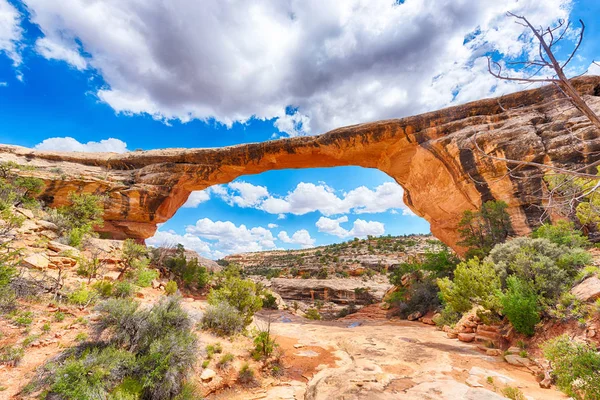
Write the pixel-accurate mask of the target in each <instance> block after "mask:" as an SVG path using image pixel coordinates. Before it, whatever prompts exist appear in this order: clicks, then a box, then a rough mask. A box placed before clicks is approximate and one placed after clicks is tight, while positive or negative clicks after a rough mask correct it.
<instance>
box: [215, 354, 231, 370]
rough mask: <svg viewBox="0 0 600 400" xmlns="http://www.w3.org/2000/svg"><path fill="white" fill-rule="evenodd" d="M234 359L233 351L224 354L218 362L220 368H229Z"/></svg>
mask: <svg viewBox="0 0 600 400" xmlns="http://www.w3.org/2000/svg"><path fill="white" fill-rule="evenodd" d="M233 359H234V356H233V354H231V353H227V354H223V356H222V357H221V358H220V359H219V361H218V362H217V368H219V369H225V368H227V367H228V366H229V364H231V362H232V361H233Z"/></svg>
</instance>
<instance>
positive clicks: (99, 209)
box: [53, 193, 104, 247]
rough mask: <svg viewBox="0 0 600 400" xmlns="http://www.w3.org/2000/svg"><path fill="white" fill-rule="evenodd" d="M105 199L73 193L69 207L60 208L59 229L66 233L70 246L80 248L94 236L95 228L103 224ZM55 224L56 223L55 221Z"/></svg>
mask: <svg viewBox="0 0 600 400" xmlns="http://www.w3.org/2000/svg"><path fill="white" fill-rule="evenodd" d="M102 202H103V198H102V197H100V196H96V195H93V194H89V193H80V194H79V193H71V194H70V195H69V203H70V204H69V205H66V206H62V207H60V208H59V209H58V210H57V211H56V213H57V215H59V216H60V217H58V218H55V219H57V220H58V219H60V221H57V222H59V224H58V225H57V226H58V227H59V228H63V229H64V230H65V231H64V232H61V234H66V237H67V240H68V242H69V245H71V246H74V247H78V246H80V245H81V244H82V242H83V240H84V239H85V238H86V237H87V236H89V235H91V234H92V232H93V227H94V226H101V225H102V224H103V220H102V214H103V213H104V208H103V205H102ZM53 222H54V221H53Z"/></svg>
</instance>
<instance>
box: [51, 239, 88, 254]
mask: <svg viewBox="0 0 600 400" xmlns="http://www.w3.org/2000/svg"><path fill="white" fill-rule="evenodd" d="M48 248H49V249H50V250H52V251H55V252H57V253H63V254H65V253H69V254H71V255H72V256H73V257H80V256H81V252H80V251H79V250H77V249H76V248H75V247H71V246H67V245H66V244H62V243H60V242H56V241H54V240H51V241H49V242H48Z"/></svg>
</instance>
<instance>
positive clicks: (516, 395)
mask: <svg viewBox="0 0 600 400" xmlns="http://www.w3.org/2000/svg"><path fill="white" fill-rule="evenodd" d="M502 394H503V395H504V397H506V398H508V399H510V400H526V397H525V395H524V394H523V392H521V389H519V388H516V387H512V386H506V387H505V388H504V389H502Z"/></svg>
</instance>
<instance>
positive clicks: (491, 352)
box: [485, 349, 502, 357]
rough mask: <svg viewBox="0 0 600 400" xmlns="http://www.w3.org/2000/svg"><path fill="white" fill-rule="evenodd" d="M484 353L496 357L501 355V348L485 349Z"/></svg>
mask: <svg viewBox="0 0 600 400" xmlns="http://www.w3.org/2000/svg"><path fill="white" fill-rule="evenodd" d="M485 354H486V355H488V356H492V357H497V356H501V355H502V350H500V349H486V350H485Z"/></svg>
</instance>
